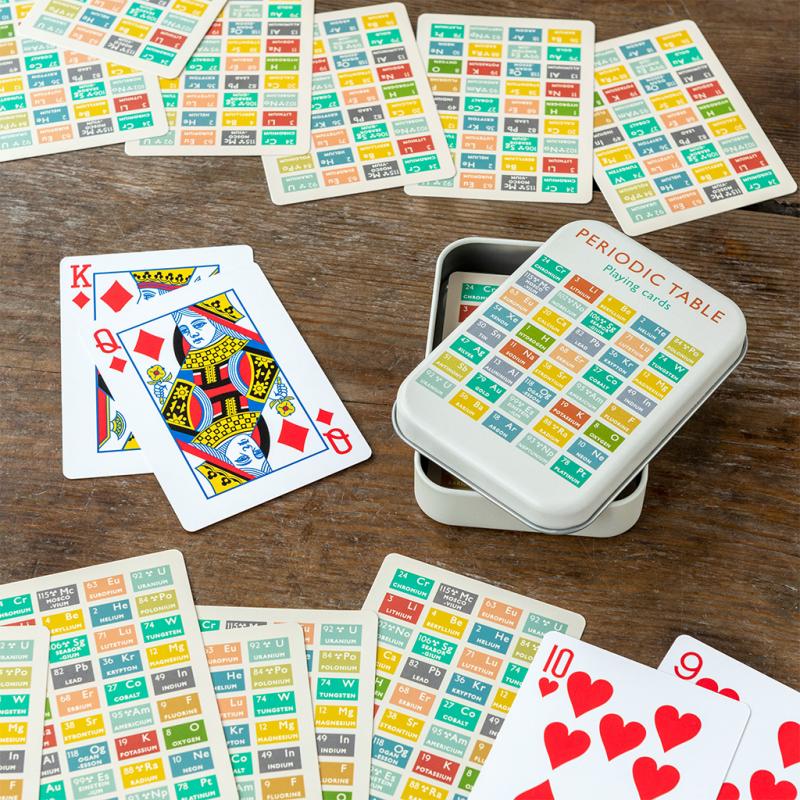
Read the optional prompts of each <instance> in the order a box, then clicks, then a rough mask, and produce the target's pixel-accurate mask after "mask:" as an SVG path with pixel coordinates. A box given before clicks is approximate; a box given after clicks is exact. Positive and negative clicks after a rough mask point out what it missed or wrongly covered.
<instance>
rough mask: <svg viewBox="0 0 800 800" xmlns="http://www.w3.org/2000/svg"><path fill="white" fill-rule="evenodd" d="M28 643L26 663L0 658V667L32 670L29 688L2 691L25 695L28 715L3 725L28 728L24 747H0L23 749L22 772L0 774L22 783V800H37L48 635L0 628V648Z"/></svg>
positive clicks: (28, 628)
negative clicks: (10, 724)
mask: <svg viewBox="0 0 800 800" xmlns="http://www.w3.org/2000/svg"><path fill="white" fill-rule="evenodd" d="M11 641H17V642H19V641H30V642H32V643H33V650H32V653H31V658H30V659H28V660H24V661H23V660H8V661H6V660H5V659H4V658H0V668H2V669H14V668H15V667H23V668H25V669H30V671H31V683H30V687H29V688H28V689H16V690H15V689H3V688H2V687H0V693H3V694H27V695H28V696H29V701H28V703H29V705H28V713H27V714H26V715H24V716H21V717H4V716H3V715H2V714H0V721H2V722H4V723H24V724H25V725H27V726H28V729H27V732H26V736H25V744H24V745H0V753H1V752H3V751H4V750H6V751H19V750H23V751H24V753H25V769H24V771H23V772H22V774H21V775H19V774H17V773H8V772H4V773H0V783H2V782H3V781H13V780H18V779H21V780H22V800H39V773H40V770H41V762H42V737H43V735H44V702H45V696H46V688H47V674H48V670H47V662H48V651H49V649H50V632H49V631H48V630H47V628H45V627H44V625H24V626H22V627H9V626H5V627H0V647H2V644H3V642H11Z"/></svg>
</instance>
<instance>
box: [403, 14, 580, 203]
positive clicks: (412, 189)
mask: <svg viewBox="0 0 800 800" xmlns="http://www.w3.org/2000/svg"><path fill="white" fill-rule="evenodd" d="M438 23H443V24H449V25H454V24H455V25H457V24H463V25H464V26H465V27H466V29H467V30H466V31H465V35H464V39H463V40H458V41H463V42H464V44H465V51H464V55H463V62H464V66H465V67H466V63H467V60H468V56H467V52H466V45H467V43H468V42H470V41H475V40H471V39H470V38H469V27H470V26H471V25H489V26H502V27H503V28H504V37H503V47H504V50H503V58H502V59H501V63H502V65H503V71H502V77H501V78H499V80H500V81H502V85H503V87H505V83H506V80H507V76H506V64H507V63H508V56H507V52H508V41H507V38H506V35H505V31H507V30H508V28H510V27H516V26H521V27H529V28H542V49H543V51H544V52H546V48H547V30H548V29H549V28H569V29H570V30H579V31H581V33H582V36H581V45H580V47H581V60H580V67H581V79H580V87H581V88H580V98H579V99H580V106H581V108H580V116H579V117H578V120H579V126H580V127H579V129H578V130H579V135H578V137H576V140H577V142H578V155H577V159H578V174H577V175H576V176H575V177H577V179H578V191H577V192H576V193H575V194H567V193H565V192H545V191H542V189H541V185H539V186H537V188H536V191H535V192H511V191H507V190H503V189H464V188H460V187H458V186H452V187H448V186H426V185H424V184H414V185H412V186H407V187H406V188H405V192H406V194H410V195H415V196H419V197H456V198H464V199H467V198H469V199H472V200H511V201H517V202H528V203H532V202H536V203H588V202H590V201H591V199H592V110H593V108H592V107H593V94H592V88H593V86H594V72H593V67H594V64H593V59H594V23H593V22H588V21H586V20H577V19H537V18H534V17H479V16H468V15H467V16H462V15H460V14H421V15H420V17H419V19H418V20H417V42H418V44H419V49H420V53H421V55H422V58H423V63H424V64H425V68H426V69H427V58H428V52H429V47H430V34H431V26H432V25H436V24H438ZM544 52H543V55H544ZM434 57H435V56H434ZM492 60H494V59H492ZM539 63H540V64H542V65H543V66H544V67H545V69H544V71H543V74H542V76H541V78H539V79H537V80H539V81H540V83H541V85H542V87H544V85H545V83H546V79H547V75H546V72H547V69H546V65H547V63H548V62H547V59H546V58H542V59H541V60H540V61H539ZM467 77H468V76H467V73H466V69H465V71H464V72H463V73H462V75H461V78H462V85H461V92H460V95H459V96H460V97H461V101H462V103H461V111H460V116H461V115H463V114H464V113H465V111H466V109H465V108H464V102H463V101H464V98H465V97H466V96H467V92H466V90H465V86H466V80H467ZM508 97H509V95H507V94H506V93H505V92H503V93H501V94H500V95H499V98H500V100H505V99H506V98H508ZM553 99H555V98H553ZM539 100H540V102H541V105H542V110H541V112H540V113H539V114H538V115H537V117H532V119H538V120H539V121H540V124H539V133H538V134H536V136H537V137H538V139H539V141H540V142H542V141H543V140H544V136H545V134H544V120H545V115H544V103H545V100H546V97H545V95H544V92H540V97H539ZM444 113H448V112H444ZM453 113H456V112H453ZM504 116H506V115H505V114H504V113H503V111H502V104H501V112H500V113H499V114H498V115H497V118H498V120H499V121H500V122H502V120H503V118H504ZM501 128H502V126H501ZM462 134H463V129H462V128H461V127H460V126H459V128H458V137H459V147H458V148H457V149H456V151H455V152H456V157H457V158H459V157H460V155H461V152H462V150H461V147H460V142H461V136H462ZM502 136H503V131H502V130H501V129H498V131H497V137H498V141H500V140H502ZM570 138H572V137H570ZM495 152H496V153H497V157H498V163H499V162H500V159H501V158H502V155H501V154H502V152H503V149H502V147H498V149H497V150H496V151H495ZM509 155H511V154H509ZM536 156H537V158H538V160H539V162H540V163H541V160H542V158H543V151H542V148H539V150H538V152H537V153H536ZM476 172H480V173H481V174H483V173H484V172H485V173H486V174H487V175H488V174H493V175H495V176H497V178H498V185H499V183H500V181H499V176H500V174H501V173H502V170H501V169H495V170H491V171H490V170H476ZM536 175H537V176H538V179H539V181H541V179H542V176H543V175H544V172H542V171H537V172H536ZM455 179H456V181H458V172H457V173H456V178H455Z"/></svg>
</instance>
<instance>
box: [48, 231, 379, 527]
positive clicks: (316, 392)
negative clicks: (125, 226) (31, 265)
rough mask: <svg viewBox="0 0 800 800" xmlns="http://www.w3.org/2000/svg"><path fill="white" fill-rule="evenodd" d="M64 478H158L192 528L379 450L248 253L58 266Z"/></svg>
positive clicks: (206, 252) (214, 251)
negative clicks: (144, 474) (147, 475)
mask: <svg viewBox="0 0 800 800" xmlns="http://www.w3.org/2000/svg"><path fill="white" fill-rule="evenodd" d="M61 320H62V331H61V333H62V339H61V346H62V394H63V443H64V474H65V475H66V476H67V477H69V478H85V477H97V476H101V475H122V474H130V473H138V472H149V471H152V472H154V473H155V475H156V478H157V479H158V481H159V483H160V484H161V486H162V488H163V489H164V492H165V493H166V495H167V498H168V499H169V501H170V503H171V504H172V506H173V508H174V509H175V512H176V514H177V515H178V518H179V519H180V522H181V524H182V525H183V527H184V528H186V530H190V531H194V530H198V529H199V528H202V527H205V526H206V525H210V524H212V523H214V522H218V521H219V520H222V519H225V518H226V517H229V516H232V515H234V514H237V513H239V512H240V511H244V510H246V509H248V508H252V507H253V506H255V505H258V504H260V503H264V502H266V501H267V500H271V499H272V498H275V497H278V496H279V495H282V494H285V493H286V492H289V491H292V490H293V489H296V488H298V487H300V486H304V485H306V484H308V483H311V482H313V481H316V480H319V479H320V478H323V477H325V476H327V475H330V474H332V473H334V472H338V471H340V470H342V469H345V468H346V467H349V466H352V465H353V464H357V463H359V462H360V461H363V460H365V459H366V458H368V457H369V455H370V449H369V446H368V445H367V443H366V441H365V440H364V437H363V436H362V435H361V433H360V432H359V430H358V428H357V427H356V425H355V423H354V422H353V420H352V418H351V417H350V415H349V414H348V412H347V409H346V408H345V407H344V405H343V403H342V401H341V400H340V399H339V397H338V395H337V394H336V392H335V390H334V389H333V387H332V386H331V384H330V382H329V381H328V379H327V378H326V376H325V374H324V373H323V372H322V369H321V368H320V366H319V364H318V363H317V361H316V359H315V358H314V355H313V354H312V353H311V351H310V350H309V348H308V346H307V345H306V343H305V341H304V340H303V338H302V336H301V335H300V333H299V331H298V330H297V328H296V327H295V325H294V323H293V322H292V320H291V318H290V317H289V315H288V314H287V313H286V310H285V309H284V307H283V306H282V305H281V302H280V300H279V299H278V297H277V296H276V294H275V293H274V291H273V290H272V287H271V286H270V285H269V283H268V281H267V280H266V278H265V277H264V275H263V273H262V272H261V269H260V268H259V267H258V265H257V264H255V263H253V256H252V251H251V249H250V248H249V247H246V246H234V247H221V248H204V249H197V250H169V251H160V252H149V253H125V254H117V255H103V256H77V257H68V258H65V259H63V260H62V262H61Z"/></svg>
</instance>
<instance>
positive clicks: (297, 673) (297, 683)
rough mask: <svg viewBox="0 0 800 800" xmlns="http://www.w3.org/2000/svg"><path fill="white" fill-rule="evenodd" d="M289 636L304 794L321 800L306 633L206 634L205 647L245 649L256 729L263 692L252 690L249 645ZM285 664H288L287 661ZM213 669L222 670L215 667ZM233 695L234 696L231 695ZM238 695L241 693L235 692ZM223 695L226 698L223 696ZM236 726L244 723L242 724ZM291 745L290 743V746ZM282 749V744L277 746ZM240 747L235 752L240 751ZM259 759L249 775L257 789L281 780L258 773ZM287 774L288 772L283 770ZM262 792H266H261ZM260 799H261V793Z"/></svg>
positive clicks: (290, 628)
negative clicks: (256, 708)
mask: <svg viewBox="0 0 800 800" xmlns="http://www.w3.org/2000/svg"><path fill="white" fill-rule="evenodd" d="M284 636H285V637H286V638H287V639H288V640H289V652H290V656H291V658H290V661H291V665H292V686H291V691H293V692H294V696H295V703H296V712H297V713H296V716H297V723H298V727H299V737H298V738H299V741H300V759H301V765H302V774H303V782H304V785H305V792H304V793H303V800H322V788H321V786H320V782H319V762H318V761H317V743H316V740H315V738H314V711H313V708H312V706H311V694H310V692H309V688H308V681H307V680H305V677H306V675H307V674H308V672H307V670H306V652H305V645H304V643H303V630H302V628H301V627H300V626H299V625H296V624H293V623H288V624H278V625H270V626H269V628H268V629H266V630H265V629H264V628H259V627H256V628H233V629H230V630H220V631H206V632H205V633H203V641H204V642H205V643H206V645H215V644H228V643H231V642H236V643H238V644H240V645H241V648H242V668H243V669H244V673H245V676H246V677H245V686H246V691H245V694H246V696H247V710H248V716H249V720H248V721H249V723H250V725H251V728H254V727H255V724H256V722H257V720H256V718H255V717H254V716H250V713H251V711H252V709H253V695H254V694H256V693H260V692H261V690H260V689H253V686H252V679H251V671H250V670H251V668H252V667H253V666H254V663H253V662H251V661H250V658H249V655H248V645H249V643H250V642H254V641H262V640H264V639H278V638H282V637H284ZM270 663H273V662H270V661H265V662H264V665H265V666H267V665H269V664H270ZM283 663H286V662H285V661H284V662H283ZM212 669H214V670H218V669H220V667H212ZM231 694H234V693H231ZM235 694H241V693H239V692H236V693H235ZM223 696H224V695H223ZM237 724H241V721H240V722H239V723H237ZM251 741H252V742H253V747H252V748H250V749H255V748H256V747H257V748H258V749H266V750H268V749H270V748H269V747H266V746H262V745H256V744H255V741H256V737H255V735H253V736H252V739H251ZM290 745H291V743H290ZM276 746H277V747H280V745H276ZM238 750H239V748H237V749H236V751H235V752H238ZM257 765H258V759H257V758H254V759H253V770H254V772H253V775H252V776H248V779H252V780H253V781H254V782H255V784H256V787H258V785H259V783H260V782H261V781H263V780H264V779H269V778H276V777H280V770H277V771H275V772H270V773H266V774H263V773H258V772H257V771H256V770H257ZM284 772H286V770H284ZM291 772H295V770H291ZM262 791H263V790H262ZM258 796H259V797H260V796H262V794H261V792H259V793H258Z"/></svg>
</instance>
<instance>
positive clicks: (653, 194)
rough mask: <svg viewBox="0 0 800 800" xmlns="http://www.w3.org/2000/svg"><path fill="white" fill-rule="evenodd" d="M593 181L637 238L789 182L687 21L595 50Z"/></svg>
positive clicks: (788, 188) (781, 191)
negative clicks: (595, 181)
mask: <svg viewBox="0 0 800 800" xmlns="http://www.w3.org/2000/svg"><path fill="white" fill-rule="evenodd" d="M595 64H596V68H595V69H596V71H595V85H596V92H595V115H594V128H595V134H594V152H595V178H596V180H597V183H598V185H599V186H600V189H601V190H602V192H603V194H604V196H605V198H606V200H607V201H608V204H609V205H610V206H611V210H612V211H613V212H614V214H615V215H616V217H617V219H618V220H619V223H620V226H621V227H622V230H624V231H625V232H626V233H628V234H630V235H632V236H636V235H638V234H642V233H648V232H649V231H654V230H658V229H659V228H665V227H668V226H670V225H677V224H678V223H680V222H687V221H689V220H693V219H698V218H700V217H707V216H709V215H711V214H718V213H720V212H721V211H729V210H731V209H734V208H741V207H742V206H747V205H751V204H753V203H759V202H761V201H763V200H768V199H770V198H774V197H780V196H781V195H785V194H791V193H792V192H794V191H795V190H796V189H797V184H796V183H795V181H794V179H793V178H792V177H791V175H790V174H789V172H788V170H787V169H786V167H785V165H784V164H783V162H782V161H781V159H780V156H779V155H778V154H777V153H776V152H775V148H774V147H773V146H772V144H771V143H770V141H769V139H768V138H767V136H766V134H765V133H764V131H763V130H762V128H761V126H760V125H759V123H758V121H757V120H756V118H755V117H754V116H753V113H752V112H751V111H750V109H749V108H748V107H747V104H746V103H745V101H744V98H743V97H742V96H741V94H739V92H738V90H737V89H736V86H735V85H734V83H733V81H732V80H731V79H730V77H729V76H728V74H727V72H726V71H725V68H724V67H723V66H722V64H721V63H720V61H719V59H718V58H717V57H716V55H715V54H714V51H713V50H712V49H711V47H710V46H709V44H708V42H707V41H706V40H705V38H704V37H703V34H702V33H701V32H700V29H699V28H698V27H697V25H696V24H695V23H694V22H691V21H689V20H684V21H682V22H673V23H670V24H669V25H664V26H662V27H660V28H652V29H651V30H647V31H641V32H639V33H633V34H629V35H627V36H621V37H619V38H617V39H610V40H608V41H605V42H598V43H597V51H596V54H595Z"/></svg>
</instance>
